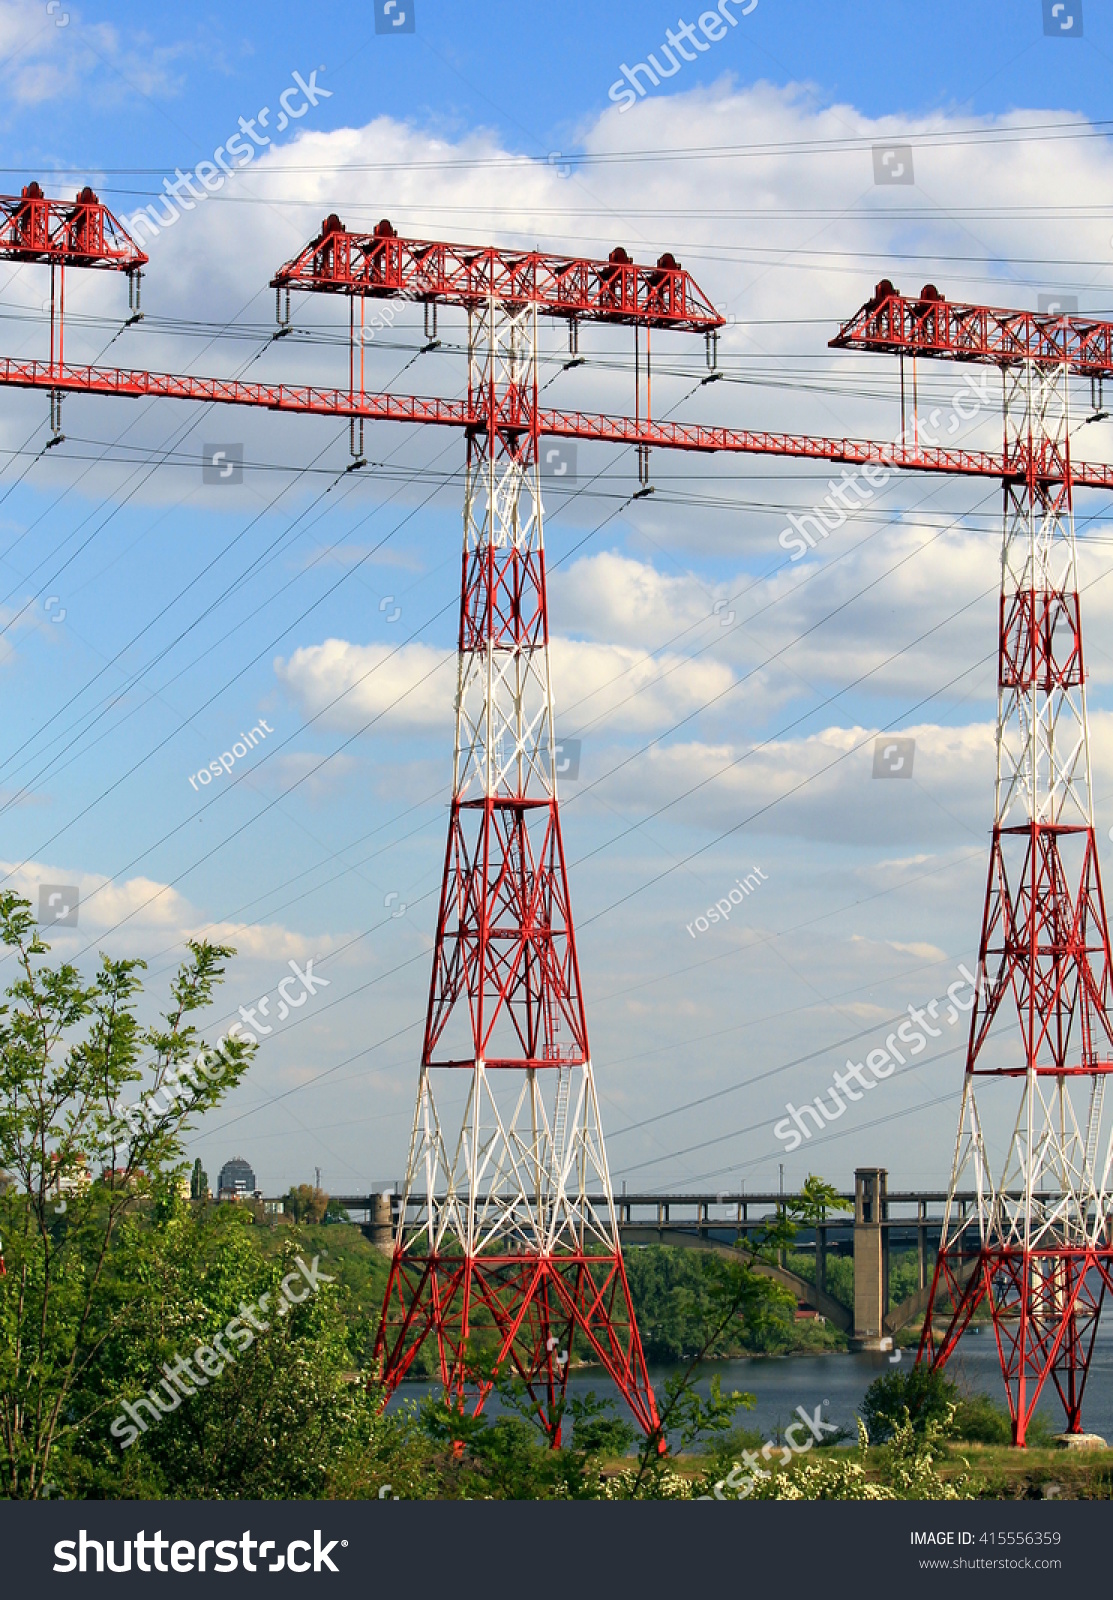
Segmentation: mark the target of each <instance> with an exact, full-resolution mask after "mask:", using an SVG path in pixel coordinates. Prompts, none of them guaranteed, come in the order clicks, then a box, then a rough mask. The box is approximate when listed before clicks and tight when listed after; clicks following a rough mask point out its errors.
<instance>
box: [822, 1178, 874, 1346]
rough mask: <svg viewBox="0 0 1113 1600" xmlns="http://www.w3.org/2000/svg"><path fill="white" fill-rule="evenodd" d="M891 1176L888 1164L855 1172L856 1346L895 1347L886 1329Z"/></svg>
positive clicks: (852, 1344)
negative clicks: (887, 1195) (887, 1225)
mask: <svg viewBox="0 0 1113 1600" xmlns="http://www.w3.org/2000/svg"><path fill="white" fill-rule="evenodd" d="M888 1178H889V1175H888V1172H887V1171H886V1170H885V1168H884V1167H859V1168H858V1170H857V1171H856V1172H855V1174H854V1331H853V1333H852V1334H851V1336H850V1348H851V1349H852V1350H889V1349H891V1348H892V1343H893V1341H892V1339H891V1338H890V1337H889V1335H887V1334H886V1333H885V1332H884V1325H885V1317H886V1314H887V1312H888V1310H889V1230H888V1228H887V1227H886V1226H885V1224H886V1222H887V1221H888V1214H889V1208H888V1202H887V1198H886V1194H887V1189H888ZM817 1243H818V1241H817ZM817 1266H818V1263H817Z"/></svg>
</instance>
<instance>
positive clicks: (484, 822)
mask: <svg viewBox="0 0 1113 1600" xmlns="http://www.w3.org/2000/svg"><path fill="white" fill-rule="evenodd" d="M531 819H533V820H534V821H535V823H540V826H539V827H536V828H535V835H534V837H531V834H530V828H529V822H530V820H531ZM537 834H540V844H539V846H537V845H536V835H537ZM469 835H470V837H469ZM462 998H466V1000H467V1005H468V1012H469V1025H470V1026H469V1033H470V1038H471V1040H472V1042H473V1048H474V1054H471V1055H469V1056H467V1057H465V1058H451V1059H438V1058H437V1057H436V1055H435V1052H436V1049H437V1046H438V1044H439V1042H440V1040H441V1039H442V1037H443V1035H444V1032H445V1029H446V1027H447V1026H448V1022H449V1018H450V1017H451V1015H452V1013H453V1011H454V1009H455V1006H456V1004H457V1002H458V1001H460V1000H461V999H462ZM505 1022H509V1024H510V1026H511V1028H512V1029H513V1036H514V1039H515V1040H516V1042H517V1045H518V1051H519V1053H518V1054H515V1055H514V1056H508V1055H506V1054H504V1053H500V1054H497V1055H494V1056H490V1055H488V1049H489V1047H490V1045H491V1042H492V1038H493V1035H494V1031H495V1028H496V1026H497V1025H498V1024H500V1023H505ZM564 1028H567V1029H568V1032H569V1034H570V1036H571V1039H570V1042H569V1043H564V1041H563V1038H562V1037H561V1035H562V1033H563V1029H564ZM587 1053H588V1049H587V1020H586V1018H585V1016H584V1010H583V1001H582V999H581V995H580V981H579V969H578V966H577V962H576V951H575V943H574V938H573V932H572V917H571V911H570V907H569V898H568V880H567V873H566V869H565V862H564V845H563V842H562V840H561V836H560V819H559V816H558V814H557V806H556V801H555V800H550V801H545V800H522V799H506V800H498V799H486V800H476V801H459V800H454V801H453V805H452V821H451V824H450V827H449V835H448V849H447V852H446V856H445V873H444V884H443V888H442V890H441V905H440V910H439V913H438V916H437V935H436V946H435V955H434V958H433V974H432V980H431V983H430V988H429V1011H428V1021H427V1023H426V1030H425V1045H424V1051H423V1057H422V1059H423V1061H424V1063H425V1065H427V1066H438V1067H448V1066H459V1067H469V1066H471V1065H472V1063H473V1062H474V1061H475V1059H476V1057H477V1056H478V1057H481V1058H482V1059H483V1060H484V1061H485V1063H486V1065H487V1066H488V1067H516V1068H519V1069H521V1068H532V1067H552V1066H554V1065H556V1064H558V1063H565V1064H572V1065H576V1064H579V1063H582V1062H583V1061H585V1060H586V1059H587Z"/></svg>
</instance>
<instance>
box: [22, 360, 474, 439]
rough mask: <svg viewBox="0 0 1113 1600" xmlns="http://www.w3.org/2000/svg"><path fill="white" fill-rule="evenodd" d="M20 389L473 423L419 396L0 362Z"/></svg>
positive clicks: (452, 404)
mask: <svg viewBox="0 0 1113 1600" xmlns="http://www.w3.org/2000/svg"><path fill="white" fill-rule="evenodd" d="M5 383H7V384H13V385H14V386H15V387H17V388H23V389H58V390H61V391H63V392H65V393H67V394H111V395H124V396H126V397H128V398H130V399H133V400H142V399H166V400H210V401H216V402H219V403H220V404H222V405H233V406H262V407H264V408H265V409H267V410H271V411H296V412H309V413H311V414H313V415H315V416H324V417H369V418H372V419H375V420H377V421H381V422H437V423H441V424H444V425H447V426H450V427H458V428H463V427H467V426H468V424H469V423H472V424H474V423H475V422H476V421H477V418H476V417H475V415H474V414H473V412H471V411H470V410H469V409H468V402H467V401H466V400H437V399H426V398H423V397H422V396H420V395H406V394H401V395H395V394H359V393H356V394H352V393H350V392H349V391H348V390H347V389H319V388H317V387H315V386H314V385H312V384H296V383H279V384H273V383H243V382H241V381H240V380H239V379H238V378H194V377H189V376H185V375H182V374H177V373H172V372H147V371H145V370H144V369H143V368H141V367H139V368H127V367H78V366H71V365H69V364H68V363H67V364H66V365H64V366H62V365H59V364H58V363H55V364H54V365H53V366H51V364H50V362H48V361H13V360H11V359H9V358H7V357H2V358H0V384H5Z"/></svg>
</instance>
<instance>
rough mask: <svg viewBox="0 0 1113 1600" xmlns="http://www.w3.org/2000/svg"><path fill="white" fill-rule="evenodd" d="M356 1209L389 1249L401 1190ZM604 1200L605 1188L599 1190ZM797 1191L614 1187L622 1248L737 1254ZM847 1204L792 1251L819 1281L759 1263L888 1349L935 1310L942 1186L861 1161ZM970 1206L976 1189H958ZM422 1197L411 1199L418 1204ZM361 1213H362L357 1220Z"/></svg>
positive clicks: (800, 1300)
mask: <svg viewBox="0 0 1113 1600" xmlns="http://www.w3.org/2000/svg"><path fill="white" fill-rule="evenodd" d="M333 1198H335V1199H336V1200H337V1201H338V1202H339V1204H340V1205H342V1206H343V1207H344V1209H345V1210H346V1211H347V1212H348V1213H349V1215H352V1214H353V1213H355V1214H356V1215H358V1214H359V1213H363V1218H364V1220H363V1221H362V1222H361V1227H362V1229H363V1232H364V1233H365V1234H366V1235H367V1237H368V1238H369V1239H370V1240H371V1241H372V1242H373V1243H374V1244H378V1245H381V1246H384V1247H386V1248H389V1247H390V1244H391V1241H392V1240H393V1237H394V1233H395V1231H396V1229H397V1225H398V1213H399V1210H400V1207H401V1197H400V1195H399V1193H398V1192H397V1186H395V1188H394V1189H393V1191H392V1190H391V1189H390V1188H389V1187H386V1186H384V1188H383V1189H381V1190H380V1191H379V1192H378V1193H374V1194H369V1195H336V1196H334V1197H333ZM591 1198H592V1200H593V1203H594V1204H595V1205H597V1206H600V1207H601V1206H602V1205H603V1204H604V1200H603V1196H602V1195H601V1194H600V1195H595V1196H592V1197H591ZM792 1198H793V1196H792V1195H791V1194H782V1193H779V1192H777V1193H760V1192H759V1193H756V1194H745V1193H741V1192H739V1193H737V1194H727V1193H717V1194H710V1193H708V1194H627V1193H626V1192H625V1191H624V1192H623V1193H622V1194H617V1195H615V1208H616V1210H617V1212H618V1220H619V1229H620V1233H621V1237H622V1242H623V1246H624V1247H628V1246H636V1245H646V1244H663V1245H671V1246H675V1247H679V1248H681V1249H690V1250H713V1251H720V1252H723V1253H726V1254H733V1253H734V1252H735V1251H736V1250H737V1249H738V1248H739V1246H741V1245H742V1244H744V1243H745V1242H746V1240H747V1238H748V1237H749V1236H752V1235H755V1234H757V1233H759V1232H760V1231H761V1230H762V1229H763V1228H766V1227H768V1226H769V1224H770V1223H771V1222H773V1221H774V1220H775V1219H776V1217H777V1215H778V1213H779V1212H780V1211H782V1210H783V1209H784V1208H785V1207H786V1206H787V1205H788V1204H789V1203H790V1202H791V1200H792ZM839 1199H840V1201H841V1202H842V1205H843V1208H844V1209H843V1210H841V1211H840V1212H839V1213H837V1214H836V1215H834V1216H832V1217H831V1219H830V1220H829V1221H823V1222H820V1223H819V1224H817V1225H816V1226H815V1227H808V1228H800V1229H799V1230H798V1232H797V1235H796V1242H795V1245H794V1250H795V1251H796V1252H797V1253H799V1254H802V1255H808V1254H811V1255H814V1258H815V1282H814V1283H812V1282H810V1281H809V1280H808V1279H807V1278H803V1277H801V1276H800V1275H799V1274H798V1273H795V1272H792V1271H791V1270H790V1269H789V1268H788V1267H786V1266H785V1265H784V1262H783V1260H782V1261H779V1262H772V1261H769V1262H766V1261H757V1262H754V1266H755V1268H756V1270H757V1271H758V1272H761V1273H764V1274H766V1275H767V1276H768V1277H771V1278H774V1279H775V1280H776V1281H777V1282H778V1283H780V1284H782V1285H783V1286H784V1287H785V1288H786V1289H788V1290H789V1291H790V1292H791V1293H792V1294H794V1295H795V1297H796V1302H797V1304H798V1305H799V1306H805V1307H808V1308H810V1309H811V1310H813V1311H815V1312H816V1313H817V1314H818V1315H820V1316H822V1317H825V1318H826V1319H827V1321H828V1322H830V1323H832V1324H833V1325H834V1326H835V1327H836V1328H839V1329H841V1330H842V1331H843V1332H844V1333H846V1334H848V1335H849V1336H850V1342H851V1346H852V1347H853V1348H855V1349H859V1350H884V1349H889V1348H890V1347H891V1345H892V1338H893V1335H894V1334H895V1333H897V1332H899V1330H900V1329H901V1328H903V1327H904V1326H905V1325H906V1324H907V1323H909V1322H912V1321H914V1320H915V1319H916V1317H918V1316H922V1315H923V1313H924V1311H925V1310H926V1309H927V1302H928V1296H929V1293H930V1289H931V1277H932V1273H933V1271H934V1268H935V1257H936V1254H937V1252H938V1249H939V1237H940V1233H941V1231H942V1226H943V1208H944V1205H945V1204H946V1199H947V1196H946V1192H945V1191H944V1190H930V1191H927V1190H923V1191H907V1192H903V1191H899V1190H898V1191H892V1192H890V1190H889V1189H888V1174H887V1172H886V1170H885V1169H884V1168H883V1167H861V1168H859V1169H858V1171H857V1172H856V1173H855V1175H854V1190H853V1192H852V1193H847V1194H841V1195H840V1196H839ZM956 1199H957V1201H958V1204H959V1205H960V1207H961V1210H962V1212H963V1214H965V1212H966V1209H967V1207H968V1206H971V1205H973V1203H974V1199H975V1196H974V1195H973V1193H971V1194H968V1195H958V1196H956ZM417 1204H418V1202H417V1201H414V1200H411V1202H410V1205H411V1207H414V1208H416V1205H417ZM353 1220H354V1218H353ZM905 1249H915V1251H916V1266H917V1288H916V1290H915V1291H914V1292H913V1293H912V1294H911V1295H909V1296H908V1297H907V1298H906V1299H904V1300H902V1301H901V1302H900V1303H899V1304H896V1305H893V1304H892V1303H891V1300H890V1294H889V1268H890V1260H891V1256H892V1252H893V1251H894V1250H905ZM831 1255H840V1256H851V1257H852V1258H853V1261H854V1307H853V1310H850V1309H848V1308H847V1307H846V1306H844V1305H843V1304H842V1302H841V1301H839V1300H836V1299H835V1298H834V1297H833V1296H832V1295H831V1294H829V1293H828V1290H827V1262H828V1258H829V1256H831Z"/></svg>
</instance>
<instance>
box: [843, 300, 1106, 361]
mask: <svg viewBox="0 0 1113 1600" xmlns="http://www.w3.org/2000/svg"><path fill="white" fill-rule="evenodd" d="M830 347H831V348H832V349H836V350H873V351H888V352H889V353H891V354H896V355H919V356H937V357H940V358H941V359H943V360H946V361H979V362H985V363H988V364H990V365H992V366H1012V365H1013V364H1014V363H1016V362H1019V361H1036V362H1039V363H1040V364H1041V365H1043V366H1063V365H1066V367H1067V368H1068V370H1069V371H1071V372H1074V373H1077V374H1078V375H1079V376H1080V377H1083V378H1108V377H1110V376H1113V322H1099V321H1097V320H1095V319H1094V318H1093V317H1078V316H1058V315H1055V314H1053V313H1052V312H1049V311H1048V312H1044V311H1002V310H1000V309H998V308H997V307H994V306H973V305H962V304H959V303H957V302H952V301H950V300H945V299H944V298H943V296H942V295H941V294H940V293H939V290H938V289H937V288H936V287H935V285H934V284H931V283H929V284H925V286H924V288H923V289H922V290H921V291H920V296H919V298H918V299H911V298H909V297H908V296H906V295H902V294H898V292H897V291H896V289H894V288H893V285H892V283H891V282H890V281H889V279H888V278H883V279H882V280H881V282H880V283H879V284H878V285H877V288H876V290H875V291H874V294H873V297H872V298H871V299H869V300H867V301H866V303H865V305H864V306H863V307H862V308H861V310H860V311H856V312H855V314H854V315H853V316H852V317H851V318H850V321H849V322H846V323H844V324H843V326H842V327H841V328H840V329H839V331H838V333H837V334H836V335H835V337H834V338H833V339H832V340H830Z"/></svg>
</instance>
